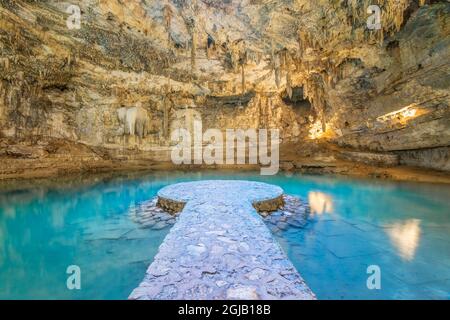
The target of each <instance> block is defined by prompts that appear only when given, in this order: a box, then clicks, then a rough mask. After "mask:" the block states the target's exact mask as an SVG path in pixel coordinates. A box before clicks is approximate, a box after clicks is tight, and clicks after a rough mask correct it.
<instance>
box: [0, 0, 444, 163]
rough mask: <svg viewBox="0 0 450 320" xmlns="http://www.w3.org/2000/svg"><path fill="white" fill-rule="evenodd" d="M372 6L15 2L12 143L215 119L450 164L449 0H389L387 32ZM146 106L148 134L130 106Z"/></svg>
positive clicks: (7, 53) (2, 37)
mask: <svg viewBox="0 0 450 320" xmlns="http://www.w3.org/2000/svg"><path fill="white" fill-rule="evenodd" d="M370 4H371V3H370V2H369V1H350V0H349V1H333V0H317V1H306V0H279V1H271V0H243V1H237V0H230V1H213V0H208V1H207V0H197V1H184V0H171V1H168V0H163V1H156V0H150V1H149V0H147V1H142V0H132V1H118V0H111V1H106V0H99V1H97V0H95V1H94V0H84V1H79V0H78V1H76V0H70V1H51V0H48V1H12V0H0V50H1V51H0V52H1V55H0V139H4V140H5V141H7V142H6V144H7V145H8V144H14V143H25V142H26V143H28V144H30V143H31V144H33V143H36V141H39V140H45V139H48V138H57V139H65V140H67V141H73V142H77V143H83V144H86V145H88V146H93V147H102V148H106V149H109V150H121V149H123V148H124V147H125V148H136V149H137V150H140V151H149V150H156V149H157V148H159V147H167V146H169V145H170V141H169V137H170V132H171V130H173V129H174V128H177V127H179V126H180V125H181V126H187V127H189V126H190V125H191V124H192V121H194V120H195V119H197V120H198V119H202V121H203V127H204V129H206V128H219V129H227V128H243V129H245V128H251V127H253V128H278V129H280V130H281V137H282V139H283V142H289V143H295V144H297V145H298V146H299V147H301V148H303V147H305V148H306V147H307V146H308V145H314V144H316V143H320V142H321V141H328V142H331V143H333V144H336V146H338V147H339V148H345V149H352V150H357V151H370V152H390V153H395V154H398V155H399V157H400V159H401V163H403V164H413V165H418V166H426V167H432V168H436V169H443V170H448V168H449V164H448V158H449V157H448V147H449V145H450V107H449V104H450V97H449V91H450V90H449V87H450V48H449V44H450V43H449V42H450V36H449V33H450V31H449V17H450V3H449V1H434V0H420V1H415V0H377V1H374V4H377V5H379V6H380V8H381V29H380V30H370V29H368V28H367V23H366V22H367V19H368V16H369V14H368V13H367V7H368V6H369V5H370ZM70 5H77V6H79V7H80V9H81V28H80V29H70V28H68V26H67V19H69V18H70V15H71V14H70V13H67V9H68V7H69V6H70ZM138 103H141V104H142V106H143V107H144V108H145V110H146V111H147V112H148V118H149V122H150V125H149V128H148V129H149V130H148V131H149V132H148V135H147V136H146V137H144V138H143V139H142V140H140V139H138V138H137V137H128V138H127V137H125V136H124V129H123V126H121V124H120V123H119V120H118V117H117V110H118V109H119V108H121V107H132V106H135V105H136V104H138ZM155 148H156V149H155ZM333 150H334V149H333ZM333 150H330V152H334V151H333ZM436 150H439V151H436ZM111 154H114V152H112V153H111ZM437 156H438V157H439V159H441V160H440V161H439V162H438V163H439V164H440V165H436V163H433V161H430V160H429V159H430V157H431V158H432V159H434V158H435V157H437Z"/></svg>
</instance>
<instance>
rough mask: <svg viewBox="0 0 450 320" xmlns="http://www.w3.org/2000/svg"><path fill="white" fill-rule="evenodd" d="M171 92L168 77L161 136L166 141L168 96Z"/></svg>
mask: <svg viewBox="0 0 450 320" xmlns="http://www.w3.org/2000/svg"><path fill="white" fill-rule="evenodd" d="M171 91H172V88H171V84H170V77H168V79H167V84H166V94H165V97H164V118H163V134H164V138H165V139H167V138H168V137H169V109H170V106H169V103H170V99H169V94H170V92H171Z"/></svg>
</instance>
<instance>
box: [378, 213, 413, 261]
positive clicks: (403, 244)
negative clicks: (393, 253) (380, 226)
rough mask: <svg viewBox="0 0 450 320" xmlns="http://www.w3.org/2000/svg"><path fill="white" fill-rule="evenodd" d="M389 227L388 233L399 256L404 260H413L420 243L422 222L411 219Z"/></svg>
mask: <svg viewBox="0 0 450 320" xmlns="http://www.w3.org/2000/svg"><path fill="white" fill-rule="evenodd" d="M387 227H388V229H387V230H386V233H387V234H388V236H389V238H390V240H391V243H392V245H393V246H394V247H395V248H396V249H397V251H398V255H399V256H400V257H401V258H402V259H404V260H407V261H411V260H413V259H414V256H415V254H416V250H417V247H418V246H419V242H420V235H421V232H420V220H418V219H410V220H406V221H404V222H397V223H393V224H390V225H388V226H387Z"/></svg>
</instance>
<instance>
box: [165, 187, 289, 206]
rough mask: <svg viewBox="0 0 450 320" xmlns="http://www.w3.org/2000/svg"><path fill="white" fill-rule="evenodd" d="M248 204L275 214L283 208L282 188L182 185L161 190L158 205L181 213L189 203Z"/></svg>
mask: <svg viewBox="0 0 450 320" xmlns="http://www.w3.org/2000/svg"><path fill="white" fill-rule="evenodd" d="M224 200H227V201H240V202H242V201H248V202H250V203H251V204H252V205H253V207H254V208H255V209H256V210H257V211H259V212H261V211H275V210H277V209H279V208H280V207H281V206H282V205H283V189H281V188H280V187H278V186H274V185H270V184H267V183H263V182H254V181H242V180H206V181H194V182H183V183H177V184H174V185H170V186H167V187H165V188H162V189H161V190H160V191H159V192H158V206H160V207H161V208H163V209H165V210H167V211H169V212H171V213H178V212H181V211H182V210H183V208H184V206H185V204H186V203H187V202H189V201H208V202H214V201H224Z"/></svg>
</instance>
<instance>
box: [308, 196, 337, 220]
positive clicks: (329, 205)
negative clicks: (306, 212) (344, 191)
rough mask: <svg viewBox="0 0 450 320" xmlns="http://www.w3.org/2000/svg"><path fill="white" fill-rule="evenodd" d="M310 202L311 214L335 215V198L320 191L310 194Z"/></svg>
mask: <svg viewBox="0 0 450 320" xmlns="http://www.w3.org/2000/svg"><path fill="white" fill-rule="evenodd" d="M308 201H309V205H310V207H311V214H318V215H321V214H324V213H328V214H330V213H333V210H334V208H333V197H332V196H331V195H329V194H326V193H323V192H320V191H311V192H309V193H308Z"/></svg>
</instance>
